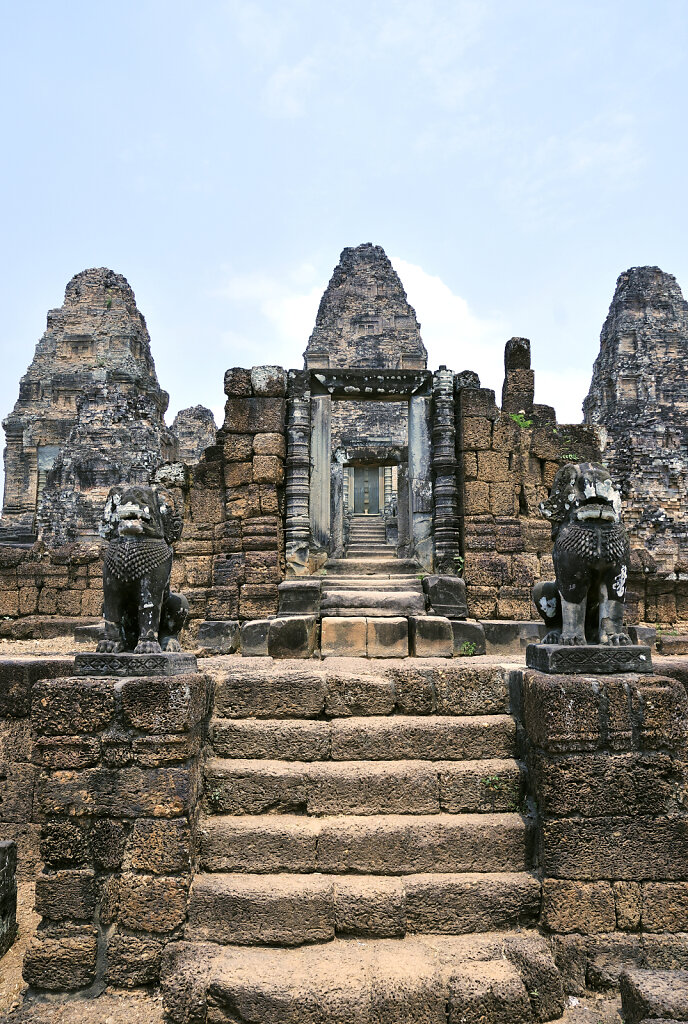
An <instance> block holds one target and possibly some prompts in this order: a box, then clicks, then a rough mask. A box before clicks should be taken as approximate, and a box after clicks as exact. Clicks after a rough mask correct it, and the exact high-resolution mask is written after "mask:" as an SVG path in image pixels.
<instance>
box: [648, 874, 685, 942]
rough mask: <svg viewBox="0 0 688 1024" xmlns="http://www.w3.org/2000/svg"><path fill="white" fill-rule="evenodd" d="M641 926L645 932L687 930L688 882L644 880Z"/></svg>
mask: <svg viewBox="0 0 688 1024" xmlns="http://www.w3.org/2000/svg"><path fill="white" fill-rule="evenodd" d="M642 926H643V929H644V931H647V932H688V882H645V883H644V884H643V887H642Z"/></svg>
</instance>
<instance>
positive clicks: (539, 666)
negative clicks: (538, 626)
mask: <svg viewBox="0 0 688 1024" xmlns="http://www.w3.org/2000/svg"><path fill="white" fill-rule="evenodd" d="M526 665H527V666H528V668H533V669H536V670H537V671H538V672H549V673H551V674H553V675H590V674H596V675H607V674H616V673H620V672H651V671H652V653H651V651H650V648H649V647H636V646H631V647H611V646H608V645H604V644H587V645H586V646H584V647H571V646H568V645H566V644H530V645H529V646H528V647H527V648H526Z"/></svg>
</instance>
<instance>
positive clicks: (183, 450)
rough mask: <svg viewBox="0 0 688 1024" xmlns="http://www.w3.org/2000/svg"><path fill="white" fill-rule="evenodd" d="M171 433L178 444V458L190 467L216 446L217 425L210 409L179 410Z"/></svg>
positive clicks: (197, 407)
mask: <svg viewBox="0 0 688 1024" xmlns="http://www.w3.org/2000/svg"><path fill="white" fill-rule="evenodd" d="M170 431H171V432H172V434H174V437H175V440H176V442H177V458H178V459H179V460H180V462H185V463H186V464H187V465H188V466H194V465H196V463H197V462H198V460H199V459H200V457H201V455H202V454H203V452H204V451H205V449H206V448H209V447H210V445H211V444H215V435H216V434H217V425H216V423H215V417H214V416H213V414H212V412H211V410H210V409H206V407H205V406H204V405H194V406H191V408H189V409H180V410H179V412H178V413H177V415H176V416H175V417H174V420H173V422H172V426H171V427H170Z"/></svg>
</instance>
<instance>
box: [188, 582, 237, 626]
mask: <svg viewBox="0 0 688 1024" xmlns="http://www.w3.org/2000/svg"><path fill="white" fill-rule="evenodd" d="M188 596H189V597H190V596H191V595H190V594H189V595H188ZM201 613H202V612H201ZM205 613H206V622H228V621H231V620H232V619H236V617H237V615H238V614H239V587H238V585H234V586H231V587H213V588H212V589H211V590H209V591H208V601H207V605H206V608H205Z"/></svg>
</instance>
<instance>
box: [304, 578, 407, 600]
mask: <svg viewBox="0 0 688 1024" xmlns="http://www.w3.org/2000/svg"><path fill="white" fill-rule="evenodd" d="M343 590H362V591H368V590H372V591H376V590H384V591H386V592H387V593H393V592H395V591H398V590H405V591H411V592H413V593H415V594H422V593H423V584H422V582H421V581H420V580H419V579H417V577H415V576H397V577H394V576H333V577H332V578H331V579H328V577H325V578H324V579H323V583H322V596H323V597H324V596H325V595H326V594H334V593H341V591H343Z"/></svg>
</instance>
